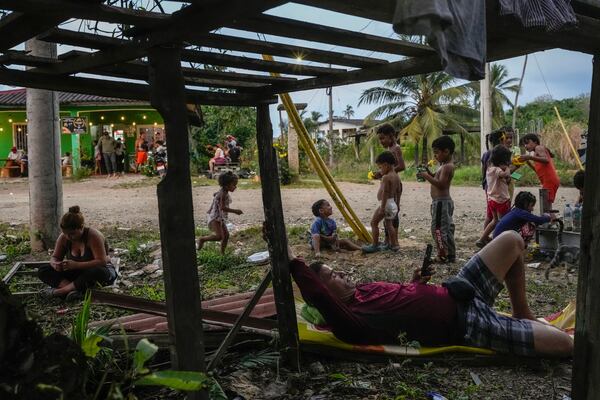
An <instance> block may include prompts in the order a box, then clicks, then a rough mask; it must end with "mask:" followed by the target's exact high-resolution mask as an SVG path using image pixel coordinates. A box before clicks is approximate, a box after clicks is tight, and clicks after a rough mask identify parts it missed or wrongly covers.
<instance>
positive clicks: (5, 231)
mask: <svg viewBox="0 0 600 400" xmlns="http://www.w3.org/2000/svg"><path fill="white" fill-rule="evenodd" d="M29 253H31V244H30V242H29V232H28V231H27V230H24V229H22V228H13V227H11V226H8V225H6V224H2V225H1V226H0V254H4V255H6V260H5V261H3V263H10V262H12V261H15V260H17V259H19V258H20V257H22V256H24V255H26V254H29Z"/></svg>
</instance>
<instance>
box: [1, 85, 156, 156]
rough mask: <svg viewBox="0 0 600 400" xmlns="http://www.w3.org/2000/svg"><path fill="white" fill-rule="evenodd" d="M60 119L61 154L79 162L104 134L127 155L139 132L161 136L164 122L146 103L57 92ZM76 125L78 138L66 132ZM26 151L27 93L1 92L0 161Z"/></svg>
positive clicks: (131, 151)
mask: <svg viewBox="0 0 600 400" xmlns="http://www.w3.org/2000/svg"><path fill="white" fill-rule="evenodd" d="M58 98H59V107H60V118H61V123H60V127H61V135H60V142H61V146H60V147H61V154H64V153H65V152H67V151H69V152H71V153H72V154H75V151H76V150H79V152H80V154H81V158H82V160H90V159H91V158H92V157H93V154H94V150H93V146H92V142H93V140H95V139H97V138H98V137H99V136H100V135H101V134H102V132H103V131H107V132H109V133H110V134H111V135H112V136H113V137H115V138H121V139H122V140H123V142H124V143H125V144H126V146H127V150H128V152H129V153H133V152H134V142H135V138H136V136H138V135H139V133H140V132H145V133H147V134H149V136H153V135H154V134H156V133H160V132H163V130H164V125H163V119H162V117H161V116H160V114H159V113H158V112H157V111H156V110H154V109H153V108H152V107H151V106H150V104H149V103H147V102H143V101H137V100H127V99H118V98H113V97H102V96H95V95H86V94H76V93H66V92H58ZM73 121H76V122H77V124H78V126H79V130H80V131H81V134H73V133H76V132H71V131H70V130H69V129H67V128H68V127H69V126H70V125H69V124H71V125H72V124H73ZM13 146H15V147H17V148H18V149H19V150H22V151H27V113H26V90H25V89H12V90H4V91H0V158H4V157H5V156H6V155H7V154H8V152H9V151H10V148H11V147H13Z"/></svg>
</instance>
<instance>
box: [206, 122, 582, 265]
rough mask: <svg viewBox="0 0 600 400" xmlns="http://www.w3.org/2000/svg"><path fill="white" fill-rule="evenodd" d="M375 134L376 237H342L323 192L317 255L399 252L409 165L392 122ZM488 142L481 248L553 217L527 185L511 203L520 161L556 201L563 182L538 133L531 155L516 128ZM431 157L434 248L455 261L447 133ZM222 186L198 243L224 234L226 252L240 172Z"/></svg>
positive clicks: (314, 241) (428, 176) (531, 139)
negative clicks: (538, 207) (516, 141)
mask: <svg viewBox="0 0 600 400" xmlns="http://www.w3.org/2000/svg"><path fill="white" fill-rule="evenodd" d="M377 136H378V138H379V141H380V143H381V144H382V146H383V147H384V148H385V151H384V152H382V153H381V154H379V156H378V157H377V159H376V164H377V167H378V169H379V171H378V172H377V173H376V174H375V178H377V179H381V184H380V187H379V190H378V192H377V200H378V202H379V206H378V207H377V209H376V210H375V212H374V213H373V217H372V219H371V232H372V238H373V241H372V243H370V244H368V245H365V246H362V247H359V246H358V245H357V244H355V243H354V242H352V241H350V240H348V239H340V238H339V237H338V235H337V225H336V223H335V221H334V220H333V219H332V218H331V215H332V212H333V210H332V206H331V204H330V203H329V202H328V201H327V200H325V199H320V200H318V201H316V202H315V203H314V204H313V205H312V213H313V215H314V216H315V220H314V222H313V223H312V225H311V229H310V245H311V248H312V249H313V251H314V253H315V256H317V257H318V256H320V254H321V249H323V248H330V249H334V250H337V249H344V250H350V251H356V250H362V251H363V252H364V253H374V252H377V251H382V250H391V251H398V250H399V245H398V226H399V217H398V214H399V210H400V198H401V196H402V182H401V181H400V177H399V176H398V173H399V172H401V171H403V170H404V169H405V164H404V159H403V157H402V151H401V149H400V146H399V145H398V144H397V133H396V130H395V129H394V128H393V127H392V126H391V125H390V124H384V125H382V126H380V127H379V128H378V130H377ZM488 140H489V142H490V143H491V144H492V145H493V146H494V147H493V148H492V149H491V150H489V151H487V152H486V153H485V154H484V155H483V157H482V175H483V180H482V185H483V188H484V190H485V192H486V199H487V207H486V208H487V211H486V220H485V224H484V230H483V233H482V235H481V237H480V239H479V240H478V241H477V242H476V245H477V246H478V247H484V246H485V245H486V244H487V243H488V242H489V241H490V240H492V239H491V238H490V235H493V236H498V235H499V234H500V233H502V232H504V231H506V230H514V231H518V232H520V233H521V235H522V236H523V238H524V239H525V240H526V241H527V240H529V239H530V238H531V237H532V236H533V233H534V232H535V225H539V224H542V223H546V222H549V221H551V220H553V219H554V218H555V216H554V215H550V214H548V215H543V216H536V215H534V214H533V213H532V211H533V209H534V206H535V203H536V198H535V196H533V195H532V194H531V193H529V192H520V193H518V194H517V196H516V198H515V201H514V205H512V206H511V202H512V197H513V193H514V184H513V182H512V178H511V175H512V174H513V173H514V172H515V171H516V169H518V168H519V167H520V166H521V165H524V164H529V166H530V167H531V168H533V169H534V170H535V172H536V174H537V176H538V177H539V179H540V182H541V184H542V187H543V188H545V189H547V190H548V200H549V202H550V203H552V202H553V201H554V199H555V197H556V191H557V189H558V186H559V180H558V175H557V174H556V169H555V168H554V164H553V161H552V157H553V155H552V153H551V152H550V151H549V150H548V149H547V148H546V147H544V146H542V145H541V144H540V140H539V137H538V136H537V135H534V134H528V135H525V136H524V137H523V139H522V140H521V144H522V145H523V146H524V147H525V149H526V150H527V151H528V152H531V153H532V154H531V155H530V154H526V155H519V156H515V157H513V153H512V151H511V148H512V140H513V131H512V129H510V128H507V127H505V128H501V129H498V130H496V131H494V132H492V133H491V134H490V135H489V138H488ZM431 147H432V150H433V154H434V158H435V160H436V161H437V163H438V165H439V167H438V169H437V171H435V172H432V171H430V170H429V168H428V167H422V168H420V169H419V172H417V178H420V179H423V180H425V181H427V182H429V184H430V185H431V189H430V194H431V199H432V203H431V234H432V237H433V241H434V243H435V244H436V247H437V258H436V261H437V262H440V263H451V262H454V261H455V260H456V245H455V241H454V230H455V226H454V222H453V214H454V202H453V201H452V198H451V197H450V185H451V182H452V178H453V176H454V164H453V162H452V157H453V153H454V148H455V145H454V142H453V140H452V139H451V138H450V137H449V136H441V137H439V138H437V139H435V140H434V141H433V142H432V144H431ZM578 181H580V183H581V189H580V191H581V192H582V190H583V174H582V173H579V174H578V175H576V178H575V183H576V186H577V183H578ZM219 185H220V186H221V189H220V190H219V192H217V193H215V195H214V198H213V202H212V205H211V207H210V210H209V212H208V226H209V228H210V230H211V231H212V232H213V233H212V234H211V235H208V236H204V237H201V238H200V239H199V240H198V249H201V248H202V246H203V245H204V243H205V242H207V241H221V251H222V252H224V251H225V248H226V246H227V241H228V238H229V233H228V230H227V225H226V221H227V214H228V213H229V212H233V213H236V214H238V215H239V214H241V213H242V211H241V210H237V209H232V208H230V207H229V205H230V203H231V197H230V193H231V192H233V191H234V190H235V189H236V187H237V176H235V175H234V174H233V173H226V174H223V175H221V176H220V177H219ZM382 221H383V228H384V232H385V239H384V242H383V243H382V244H380V242H379V224H380V223H381V222H382Z"/></svg>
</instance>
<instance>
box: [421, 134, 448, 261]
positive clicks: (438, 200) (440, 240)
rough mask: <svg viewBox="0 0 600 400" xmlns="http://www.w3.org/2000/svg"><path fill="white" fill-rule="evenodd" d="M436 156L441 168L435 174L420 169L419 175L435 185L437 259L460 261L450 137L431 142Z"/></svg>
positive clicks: (433, 211) (433, 220) (433, 222)
mask: <svg viewBox="0 0 600 400" xmlns="http://www.w3.org/2000/svg"><path fill="white" fill-rule="evenodd" d="M431 147H432V149H433V155H434V157H435V159H436V160H437V162H438V163H440V168H439V169H438V170H437V171H436V173H435V174H432V173H431V172H429V170H426V171H419V172H417V178H419V177H420V178H423V179H425V180H426V181H427V182H429V183H430V184H431V192H430V193H431V199H432V202H431V234H432V236H433V240H434V242H435V243H436V246H437V252H438V255H437V260H436V261H437V262H441V263H446V262H454V261H456V244H455V243H454V221H453V220H452V215H453V214H454V202H453V201H452V198H451V197H450V184H451V183H452V178H453V177H454V163H453V162H452V154H454V142H453V141H452V139H451V138H450V137H449V136H441V137H439V138H437V139H435V140H434V141H433V143H431Z"/></svg>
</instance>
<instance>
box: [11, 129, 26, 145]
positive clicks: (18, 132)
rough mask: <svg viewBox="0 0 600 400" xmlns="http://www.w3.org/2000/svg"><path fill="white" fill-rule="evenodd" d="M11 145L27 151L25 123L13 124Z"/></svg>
mask: <svg viewBox="0 0 600 400" xmlns="http://www.w3.org/2000/svg"><path fill="white" fill-rule="evenodd" d="M13 146H15V147H16V148H17V149H19V150H25V151H27V124H13Z"/></svg>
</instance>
